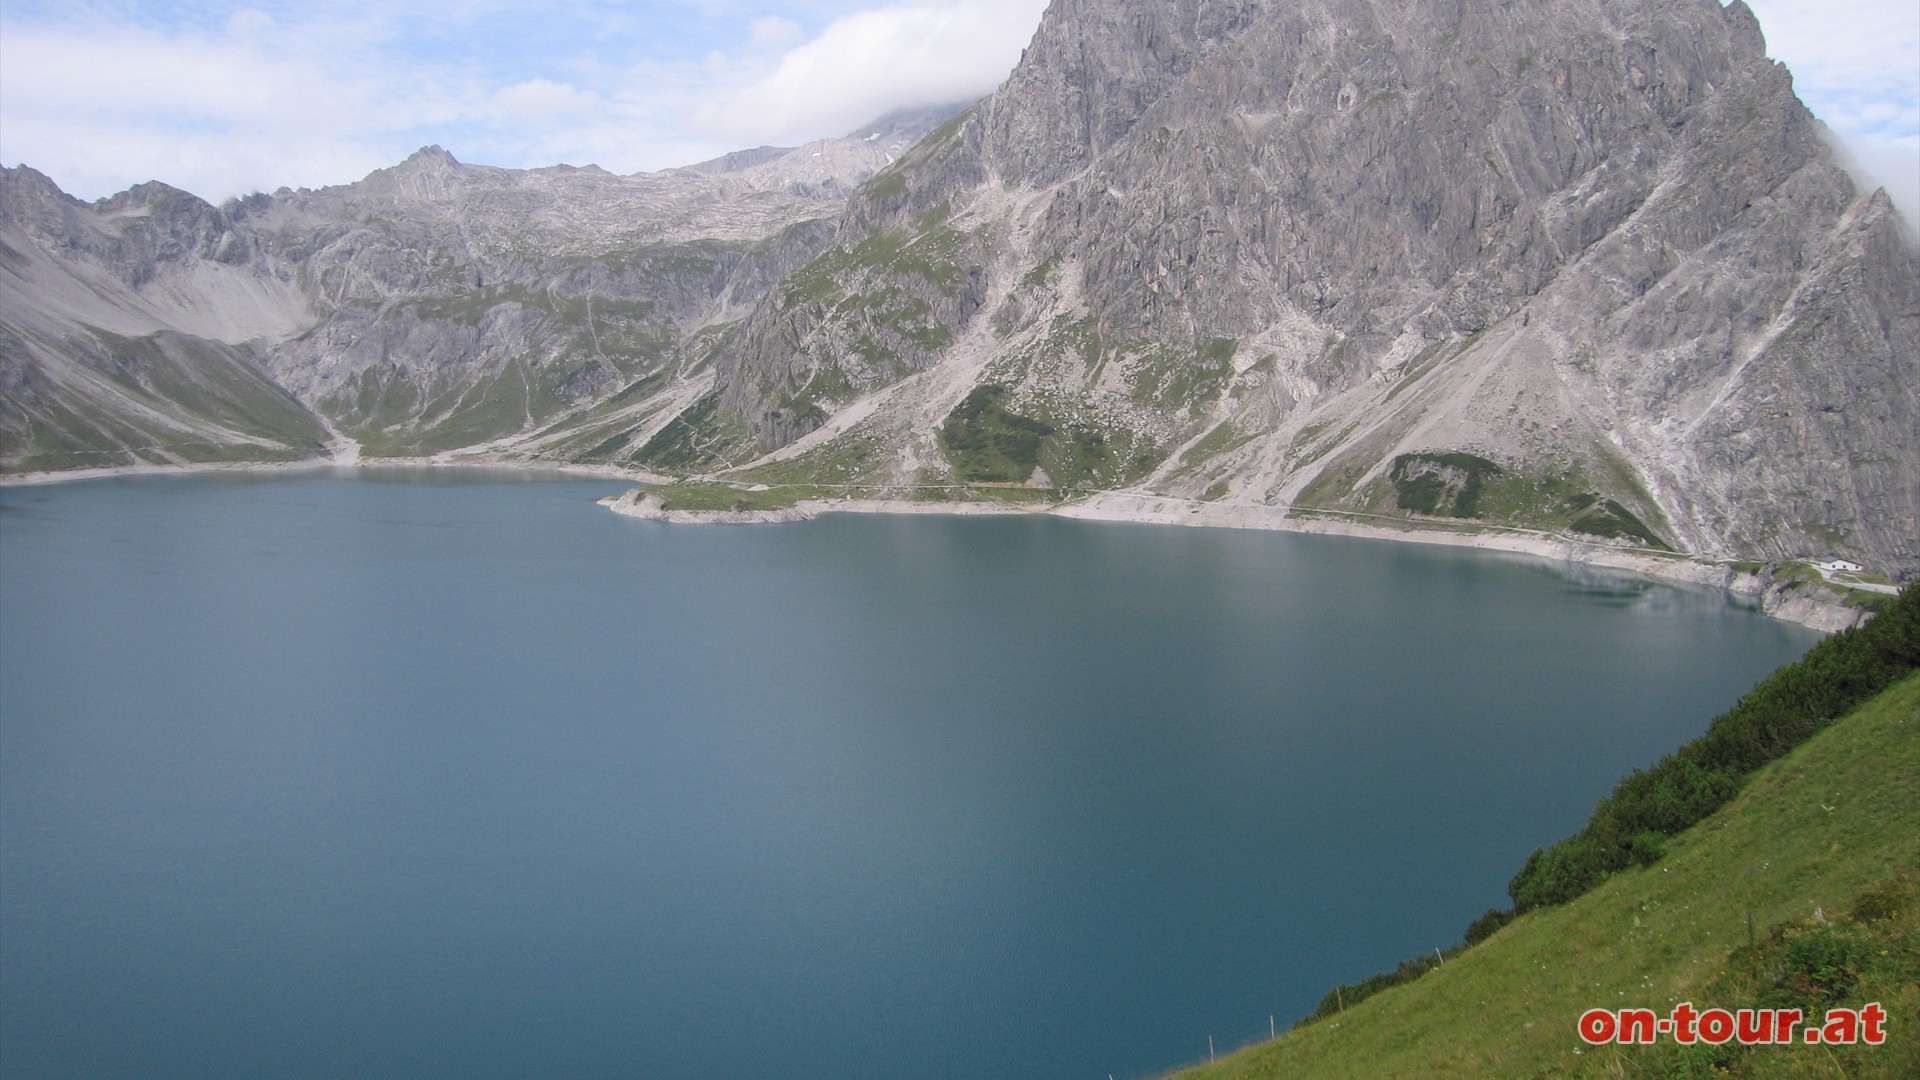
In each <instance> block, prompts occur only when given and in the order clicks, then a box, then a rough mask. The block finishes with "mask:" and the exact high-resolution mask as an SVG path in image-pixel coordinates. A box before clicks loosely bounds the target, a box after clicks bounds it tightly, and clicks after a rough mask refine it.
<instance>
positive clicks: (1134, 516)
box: [600, 488, 1870, 633]
mask: <svg viewBox="0 0 1920 1080" xmlns="http://www.w3.org/2000/svg"><path fill="white" fill-rule="evenodd" d="M600 502H601V504H602V505H604V506H606V507H607V508H608V509H610V510H612V511H613V512H615V513H617V514H624V515H626V516H628V517H635V518H641V519H644V520H648V521H663V522H671V523H673V524H682V525H744V524H762V523H778V522H796V521H808V520H811V519H813V518H816V517H819V516H820V515H822V514H847V513H851V514H970V515H971V514H1002V515H1004V514H1052V515H1055V516H1057V517H1069V518H1080V519H1083V520H1088V521H1120V522H1133V523H1136V524H1154V525H1185V526H1190V527H1198V528H1225V529H1266V530H1272V531H1277V532H1299V533H1317V534H1321V535H1328V536H1356V537H1363V538H1366V539H1374V540H1394V541H1399V542H1402V543H1415V544H1439V545H1444V546H1448V547H1468V548H1479V549H1481V550H1485V551H1501V552H1508V553H1513V554H1520V555H1530V556H1534V557H1536V558H1541V559H1547V560H1550V561H1553V562H1559V563H1565V564H1576V565H1582V566H1591V567H1598V568H1602V569H1608V570H1618V571H1623V572H1626V573H1631V574H1639V575H1643V576H1647V577H1653V578H1658V579H1661V580H1665V581H1671V582H1675V583H1677V584H1684V585H1693V586H1699V587H1703V588H1714V589H1724V590H1725V591H1726V592H1728V593H1730V594H1732V595H1733V596H1736V597H1739V598H1741V599H1742V600H1744V601H1747V602H1750V603H1753V604H1754V605H1755V606H1757V607H1759V608H1760V609H1761V610H1762V611H1763V612H1765V613H1766V614H1767V615H1769V616H1771V617H1773V618H1776V619H1780V620H1782V621H1785V622H1791V623H1797V624H1799V625H1802V626H1806V627H1809V628H1811V629H1814V630H1820V631H1822V632H1825V633H1834V632H1837V631H1840V630H1844V629H1846V628H1848V627H1851V626H1857V625H1859V624H1860V623H1862V622H1864V621H1866V619H1867V618H1868V617H1869V614H1870V613H1869V612H1868V611H1866V610H1865V609H1863V608H1858V607H1853V606H1850V605H1848V604H1846V603H1845V602H1844V598H1843V596H1842V595H1841V593H1839V592H1838V591H1836V590H1834V589H1830V588H1825V587H1820V586H1815V587H1813V588H1801V587H1797V586H1799V585H1801V584H1803V582H1800V581H1796V580H1793V579H1789V578H1784V577H1780V576H1776V575H1774V574H1771V573H1769V572H1767V571H1764V570H1763V571H1761V572H1757V573H1756V572H1752V571H1749V570H1746V569H1743V568H1742V567H1740V566H1736V565H1731V564H1727V563H1719V562H1711V561H1706V560H1702V559H1697V558H1691V557H1688V556H1684V555H1661V554H1654V553H1649V552H1646V551H1643V550H1636V549H1632V548H1624V547H1618V546H1614V545H1610V544H1607V543H1604V542H1598V541H1593V542H1590V541H1585V540H1580V539H1576V538H1572V537H1567V536H1559V535H1554V534H1550V533H1543V532H1535V531H1530V530H1524V529H1515V528H1503V527H1497V526H1496V527H1486V528H1484V529H1482V530H1480V531H1474V532H1457V531H1448V530H1446V529H1443V528H1419V527H1411V528H1409V527H1392V526H1386V525H1378V524H1370V523H1367V522H1364V521H1360V520H1354V519H1351V518H1342V517H1338V516H1334V515H1332V514H1328V513H1324V512H1321V511H1293V510H1290V509H1289V508H1287V507H1277V506H1259V505H1251V504H1231V503H1228V504H1223V503H1206V502H1196V501H1193V500H1189V499H1179V498H1174V497H1171V496H1160V495H1135V494H1123V493H1113V494H1103V495H1095V496H1092V497H1090V498H1087V499H1084V500H1081V501H1077V502H1072V503H1066V504H1063V505H1055V506H1039V505H1036V506H1031V507H1028V506H1015V505H1008V504H1005V503H980V502H916V501H912V500H905V499H855V498H846V499H808V500H802V501H800V502H797V503H795V504H793V505H792V506H788V507H781V508H778V509H765V510H678V509H670V508H668V507H667V505H666V503H665V500H664V499H662V498H661V496H660V495H658V494H656V493H653V492H650V491H648V490H647V489H645V488H636V489H635V490H633V491H629V492H626V493H624V494H621V495H615V496H612V497H609V498H606V499H602V500H600Z"/></svg>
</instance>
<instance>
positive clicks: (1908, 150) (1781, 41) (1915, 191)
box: [1747, 0, 1920, 224]
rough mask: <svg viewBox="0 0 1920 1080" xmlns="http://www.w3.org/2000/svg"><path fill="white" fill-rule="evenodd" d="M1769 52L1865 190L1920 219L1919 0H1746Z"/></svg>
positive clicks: (1912, 219) (1911, 221)
mask: <svg viewBox="0 0 1920 1080" xmlns="http://www.w3.org/2000/svg"><path fill="white" fill-rule="evenodd" d="M1747 3H1748V6H1750V7H1752V8H1753V10H1754V14H1755V15H1757V16H1759V18H1760V27H1761V29H1762V30H1764V31H1765V32H1766V35H1767V54H1768V55H1769V56H1772V57H1773V58H1774V59H1776V60H1779V61H1781V62H1782V63H1784V64H1786V65H1787V67H1788V69H1789V70H1791V71H1792V72H1793V81H1794V89H1795V90H1796V91H1798V92H1799V94H1800V99H1801V100H1802V101H1804V102H1806V103H1807V107H1808V108H1809V109H1811V110H1813V113H1814V115H1815V116H1818V117H1820V119H1822V120H1824V121H1825V122H1826V124H1827V126H1828V127H1829V128H1830V129H1832V131H1833V133H1834V135H1836V136H1838V137H1839V139H1840V140H1841V142H1842V143H1843V144H1844V145H1845V147H1846V150H1847V151H1848V152H1849V154H1850V156H1851V158H1852V161H1851V162H1848V164H1849V166H1850V167H1851V171H1852V172H1853V174H1854V177H1855V179H1856V180H1858V181H1860V183H1861V185H1862V186H1863V187H1874V186H1879V187H1885V188H1886V189H1887V194H1889V195H1891V196H1892V197H1893V201H1894V204H1895V205H1897V206H1898V207H1899V208H1900V212H1901V214H1902V215H1903V216H1904V217H1905V218H1906V219H1907V221H1908V223H1909V224H1917V223H1920V6H1916V5H1915V4H1914V3H1913V0H1844V2H1832V3H1819V2H1816V0H1747Z"/></svg>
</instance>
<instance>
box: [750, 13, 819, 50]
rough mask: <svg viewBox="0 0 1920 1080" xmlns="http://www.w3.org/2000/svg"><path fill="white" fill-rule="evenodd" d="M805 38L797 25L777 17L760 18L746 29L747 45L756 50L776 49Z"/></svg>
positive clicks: (789, 20)
mask: <svg viewBox="0 0 1920 1080" xmlns="http://www.w3.org/2000/svg"><path fill="white" fill-rule="evenodd" d="M805 36H806V32H805V31H803V30H801V29H800V24H799V23H797V22H794V21H793V20H792V19H783V18H781V17H780V16H778V15H765V16H762V17H760V18H758V19H755V20H753V24H752V25H751V26H749V27H748V28H747V43H748V44H749V45H751V46H752V47H754V48H756V49H778V48H781V47H783V46H786V45H791V44H793V43H794V42H796V41H799V40H800V39H801V38H803V37H805Z"/></svg>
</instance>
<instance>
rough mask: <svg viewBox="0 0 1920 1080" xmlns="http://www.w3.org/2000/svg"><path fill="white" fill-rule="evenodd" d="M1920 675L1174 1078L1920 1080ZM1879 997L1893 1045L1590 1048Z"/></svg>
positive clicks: (1665, 1043)
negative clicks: (1608, 872) (1585, 865)
mask: <svg viewBox="0 0 1920 1080" xmlns="http://www.w3.org/2000/svg"><path fill="white" fill-rule="evenodd" d="M1916 790H1920V674H1909V675H1907V676H1906V677H1905V678H1904V679H1902V680H1901V681H1899V682H1898V683H1896V684H1894V685H1892V686H1891V687H1889V688H1887V689H1885V690H1883V691H1882V692H1881V693H1880V694H1879V695H1877V696H1875V697H1873V698H1872V699H1870V700H1869V701H1867V702H1866V703H1864V704H1862V705H1860V706H1859V707H1858V708H1856V709H1854V710H1853V711H1851V712H1850V713H1848V714H1847V715H1845V716H1844V717H1842V718H1841V719H1839V720H1838V721H1835V722H1834V723H1833V724H1831V725H1830V726H1827V727H1826V728H1825V729H1824V730H1821V731H1820V732H1819V733H1818V734H1816V735H1815V736H1814V737H1812V738H1811V739H1809V740H1808V741H1807V742H1806V743H1805V745H1803V746H1801V747H1800V748H1799V749H1797V750H1795V751H1793V752H1792V753H1790V754H1788V755H1787V756H1785V757H1783V758H1780V759H1779V760H1776V761H1773V762H1771V763H1769V764H1767V765H1765V766H1763V767H1762V768H1760V769H1759V771H1758V772H1756V773H1755V774H1754V775H1753V776H1752V778H1751V779H1750V780H1749V782H1748V783H1747V784H1746V786H1745V787H1744V789H1743V790H1742V791H1741V792H1740V794H1739V795H1738V797H1737V798H1735V799H1734V800H1733V802H1732V803H1730V804H1729V805H1727V806H1724V807H1722V808H1721V809H1720V810H1719V811H1718V812H1717V813H1715V814H1713V815H1712V816H1710V817H1708V818H1707V819H1706V820H1704V821H1702V822H1700V823H1699V824H1697V825H1695V826H1694V827H1692V828H1691V829H1688V830H1686V831H1685V832H1683V833H1681V834H1680V835H1678V836H1675V837H1672V838H1671V839H1670V840H1668V841H1667V843H1666V844H1665V845H1664V846H1665V855H1664V858H1662V859H1661V860H1660V862H1659V863H1658V864H1657V865H1652V866H1646V867H1632V868H1629V869H1626V870H1624V871H1622V872H1620V873H1617V874H1614V875H1613V876H1611V877H1609V878H1608V879H1607V880H1606V881H1604V882H1603V883H1601V884H1600V885H1599V886H1598V887H1597V888H1595V889H1593V890H1592V891H1590V892H1588V893H1586V894H1585V895H1583V896H1581V897H1580V898H1579V899H1577V900H1574V901H1572V902H1570V903H1567V904H1564V905H1560V906H1556V907H1547V908H1540V909H1536V910H1534V911H1531V912H1529V913H1527V914H1525V915H1523V916H1521V917H1520V918H1518V919H1517V920H1516V921H1514V922H1513V923H1512V924H1511V925H1509V926H1506V927H1505V928H1503V929H1501V930H1499V931H1498V932H1496V933H1494V934H1493V935H1492V936H1491V937H1490V938H1489V939H1488V940H1486V941H1485V942H1483V943H1482V944H1480V945H1479V946H1477V947H1475V948H1472V949H1469V950H1466V951H1465V952H1463V953H1459V954H1457V955H1454V956H1452V957H1450V958H1449V959H1448V961H1447V963H1445V964H1444V965H1436V966H1435V967H1434V968H1433V969H1432V970H1429V971H1427V972H1426V973H1425V974H1423V975H1421V976H1420V977H1419V978H1417V979H1415V980H1413V981H1412V982H1410V983H1408V984H1407V985H1403V986H1398V987H1395V988H1392V989H1390V990H1387V991H1385V992H1382V993H1380V994H1378V995H1376V996H1374V997H1372V998H1369V999H1368V1000H1366V1001H1364V1002H1361V1003H1359V1004H1349V1005H1348V1007H1347V1008H1346V1009H1345V1010H1344V1011H1340V1012H1338V1014H1337V1015H1334V1016H1330V1017H1327V1018H1326V1019H1324V1020H1323V1021H1321V1022H1319V1023H1315V1024H1311V1025H1307V1026H1304V1027H1300V1028H1298V1029H1296V1030H1295V1031H1293V1032H1292V1033H1290V1034H1288V1035H1287V1036H1285V1037H1283V1038H1281V1039H1280V1040H1278V1041H1275V1042H1271V1043H1266V1044H1262V1045H1260V1046H1256V1047H1252V1048H1249V1049H1247V1050H1244V1051H1242V1052H1240V1053H1238V1054H1235V1055H1233V1056H1231V1057H1226V1058H1223V1059H1222V1060H1220V1061H1219V1062H1218V1063H1216V1064H1213V1065H1211V1066H1205V1067H1201V1068H1197V1069H1194V1070H1192V1071H1191V1072H1189V1073H1183V1074H1181V1075H1182V1077H1184V1078H1188V1080H1228V1078H1236V1080H1256V1078H1259V1080H1265V1078H1279V1077H1288V1078H1296V1077H1298V1078H1314V1077H1368V1078H1375V1077H1435V1076H1459V1077H1495V1076H1499V1077H1509V1076H1511V1077H1553V1076H1606V1077H1706V1076H1715V1077H1749V1076H1751V1077H1772V1076H1836V1077H1837V1076H1860V1077H1889V1078H1891V1077H1911V1076H1916V1075H1920V798H1916V797H1915V794H1914V793H1915V791H1916ZM1681 1002H1691V1003H1692V1004H1693V1006H1694V1007H1695V1008H1696V1009H1697V1010H1700V1011H1704V1010H1706V1009H1709V1008H1727V1009H1741V1008H1769V1007H1773V1008H1802V1009H1805V1010H1806V1011H1807V1012H1808V1015H1809V1017H1812V1018H1817V1017H1818V1016H1819V1015H1820V1014H1821V1012H1822V1011H1823V1010H1825V1009H1826V1008H1829V1007H1831V1006H1834V1005H1840V1006H1846V1007H1851V1008H1857V1007H1859V1006H1861V1005H1863V1004H1865V1003H1867V1002H1880V1003H1881V1004H1882V1005H1883V1007H1884V1008H1885V1009H1886V1012H1887V1015H1888V1020H1887V1024H1886V1027H1887V1030H1888V1033H1889V1037H1888V1039H1887V1042H1886V1044H1885V1045H1882V1046H1868V1045H1855V1046H1824V1045H1821V1046H1810V1045H1806V1044H1805V1043H1804V1042H1797V1043H1795V1044H1793V1045H1780V1046H1752V1047H1739V1046H1735V1045H1732V1044H1728V1045H1723V1046H1709V1045H1705V1044H1703V1043H1695V1044H1694V1045H1692V1046H1687V1047H1683V1046H1681V1045H1679V1044H1678V1043H1677V1042H1676V1041H1675V1040H1673V1039H1672V1038H1671V1037H1668V1038H1664V1039H1662V1040H1661V1041H1659V1042H1657V1043H1655V1044H1654V1045H1651V1046H1618V1045H1607V1046H1592V1045H1588V1044H1587V1043H1585V1042H1584V1041H1583V1040H1582V1039H1581V1038H1580V1036H1579V1034H1578V1033H1577V1031H1576V1029H1575V1022H1576V1021H1577V1020H1578V1018H1579V1017H1580V1015H1581V1014H1582V1013H1583V1012H1585V1011H1586V1010H1588V1009H1591V1008H1608V1009H1623V1008H1645V1009H1650V1010H1653V1011H1654V1012H1655V1013H1656V1014H1658V1015H1660V1016H1666V1015H1668V1014H1669V1012H1670V1011H1671V1010H1672V1009H1673V1007H1674V1006H1675V1005H1677V1004H1679V1003H1681Z"/></svg>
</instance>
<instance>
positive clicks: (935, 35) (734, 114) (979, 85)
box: [697, 0, 1046, 142]
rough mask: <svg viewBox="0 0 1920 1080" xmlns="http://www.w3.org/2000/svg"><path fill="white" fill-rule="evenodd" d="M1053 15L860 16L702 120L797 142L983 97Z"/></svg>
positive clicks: (958, 10)
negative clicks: (891, 114) (887, 115)
mask: <svg viewBox="0 0 1920 1080" xmlns="http://www.w3.org/2000/svg"><path fill="white" fill-rule="evenodd" d="M1045 7H1046V3H1045V0H973V2H948V3H933V4H915V5H910V6H894V7H884V8H877V9H873V10H869V11H859V12H855V13H854V14H851V15H847V16H845V17H843V18H840V19H838V20H836V21H834V22H833V23H832V24H831V25H829V26H828V27H827V28H826V29H825V30H823V31H822V32H821V33H820V34H819V35H818V36H816V37H815V38H813V39H812V40H811V41H808V42H805V43H804V44H801V45H799V46H797V47H795V48H793V49H791V50H789V51H788V52H787V53H786V54H785V55H784V56H782V57H781V58H780V59H779V62H778V63H777V64H776V65H775V66H774V67H773V70H771V71H769V72H767V73H766V74H765V75H764V76H762V77H761V78H759V79H757V80H755V81H754V82H752V83H751V84H749V85H747V86H744V87H741V88H739V89H738V90H736V91H734V92H733V93H731V94H729V95H727V96H726V97H725V99H724V100H722V101H721V102H720V103H719V104H717V105H714V106H710V107H708V108H706V109H703V110H701V112H700V113H699V114H698V118H697V119H698V122H699V123H700V124H702V126H705V127H708V128H710V129H711V130H713V131H715V132H718V133H721V134H725V135H731V136H735V137H737V138H738V139H740V140H742V141H745V142H797V141H801V140H804V139H809V138H816V137H819V136H821V135H826V134H839V133H842V132H845V131H848V130H850V129H852V128H854V127H856V126H858V125H860V124H863V123H865V122H867V121H868V120H872V119H874V118H875V117H877V116H879V115H880V114H882V113H884V112H887V111H888V110H890V109H895V108H902V107H907V106H913V105H936V104H943V103H947V102H961V101H966V100H970V99H972V98H976V97H980V96H982V95H984V94H986V93H987V92H989V91H991V90H992V89H993V88H994V87H995V86H997V85H998V84H999V83H1000V81H1001V80H1003V79H1004V78H1006V76H1007V73H1008V72H1009V71H1011V70H1013V65H1014V63H1015V62H1016V61H1017V60H1018V59H1019V57H1020V50H1021V49H1023V48H1025V47H1026V44H1027V42H1028V40H1029V39H1030V38H1031V37H1032V36H1033V28H1034V26H1036V25H1037V24H1038V22H1039V17H1040V12H1041V11H1042V10H1043V9H1044V8H1045Z"/></svg>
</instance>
